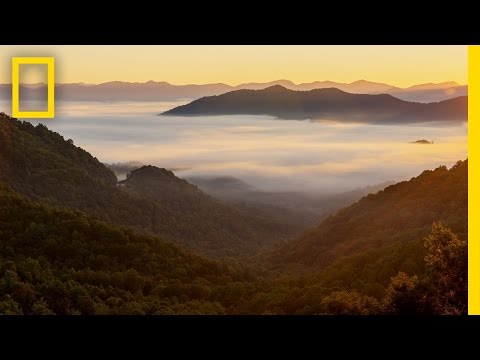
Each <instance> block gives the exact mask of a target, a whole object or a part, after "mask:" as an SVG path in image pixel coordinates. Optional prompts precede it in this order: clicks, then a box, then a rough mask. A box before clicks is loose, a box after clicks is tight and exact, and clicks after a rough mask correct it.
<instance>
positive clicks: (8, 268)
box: [0, 183, 251, 314]
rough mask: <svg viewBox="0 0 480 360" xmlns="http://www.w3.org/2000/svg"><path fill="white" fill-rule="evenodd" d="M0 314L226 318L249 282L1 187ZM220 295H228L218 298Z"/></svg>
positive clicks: (152, 240)
mask: <svg viewBox="0 0 480 360" xmlns="http://www.w3.org/2000/svg"><path fill="white" fill-rule="evenodd" d="M0 204H1V207H0V239H1V241H0V313H3V314H21V313H23V314H53V313H54V314H96V313H103V314H155V313H163V314H167V313H185V314H186V313H212V314H213V313H225V312H227V310H226V308H225V307H224V306H223V305H222V303H223V304H228V303H229V302H230V301H235V300H236V299H238V298H239V297H241V296H242V294H243V293H244V292H245V286H244V285H243V284H242V281H247V280H250V279H251V277H250V275H249V274H248V273H245V272H244V271H242V270H241V269H239V270H232V269H231V268H230V267H228V266H226V265H225V264H224V263H222V262H218V261H213V260H208V259H206V258H203V257H201V256H199V255H194V254H192V253H189V252H187V251H185V250H183V249H180V248H179V247H178V246H176V245H173V244H170V243H167V242H165V241H163V240H161V239H159V238H157V237H153V236H150V235H146V234H140V233H138V232H135V231H133V230H131V229H127V228H122V227H118V226H115V225H110V224H107V223H105V222H102V221H99V220H96V219H95V218H93V217H90V216H88V215H85V214H83V213H80V212H72V211H67V210H58V209H54V208H51V207H48V206H42V205H39V204H36V203H34V202H32V201H30V200H28V199H26V198H24V197H22V196H19V195H18V194H16V193H15V192H14V191H13V190H12V189H11V188H9V187H8V186H5V185H1V183H0ZM230 287H231V288H230ZM223 288H226V289H227V291H223V292H222V291H221V289H223Z"/></svg>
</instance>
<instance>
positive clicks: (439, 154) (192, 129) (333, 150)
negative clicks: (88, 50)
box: [2, 102, 467, 192]
mask: <svg viewBox="0 0 480 360" xmlns="http://www.w3.org/2000/svg"><path fill="white" fill-rule="evenodd" d="M3 105H5V104H3ZM178 105H181V103H178V102H177V103H140V102H129V103H100V102H98V103H93V102H92V103H80V102H57V104H56V106H57V109H56V118H55V119H43V120H41V121H40V120H31V122H32V123H38V122H42V123H43V124H45V125H46V126H48V127H49V128H50V129H52V130H54V131H56V132H58V133H60V134H61V135H63V136H64V137H65V139H69V138H71V139H73V140H74V142H75V144H76V145H77V146H80V147H82V148H84V149H86V150H87V151H89V152H90V153H92V154H93V155H94V156H96V157H97V158H98V159H99V160H100V161H102V162H106V163H116V162H127V161H139V162H141V163H144V164H152V165H156V166H159V167H166V168H174V169H177V170H175V173H176V175H177V176H180V177H191V176H216V175H231V176H234V177H238V178H240V179H242V180H244V181H246V182H248V183H250V184H252V185H253V186H255V187H256V188H258V189H261V190H275V191H278V190H289V191H311V190H314V191H321V192H330V191H335V192H337V191H345V190H349V189H352V188H357V187H363V186H366V185H372V184H377V183H381V182H384V181H388V180H404V179H409V178H410V177H412V176H416V175H418V174H419V173H421V172H422V171H423V170H424V169H432V168H435V167H437V166H439V165H447V166H449V167H450V166H451V165H453V164H454V163H455V162H456V161H457V160H464V159H465V158H466V157H467V124H466V123H464V124H416V125H412V124H408V125H384V126H382V125H365V124H353V123H343V124H342V123H335V122H328V121H323V122H310V121H289V120H276V119H273V118H271V117H268V116H248V115H241V116H218V117H208V116H207V117H192V118H185V117H164V116H157V114H158V113H160V112H162V111H165V110H167V109H170V108H172V107H174V106H178ZM2 107H3V109H4V110H3V111H5V112H7V113H10V108H9V107H6V106H2ZM421 139H426V140H433V142H434V144H412V143H411V142H413V141H416V140H421Z"/></svg>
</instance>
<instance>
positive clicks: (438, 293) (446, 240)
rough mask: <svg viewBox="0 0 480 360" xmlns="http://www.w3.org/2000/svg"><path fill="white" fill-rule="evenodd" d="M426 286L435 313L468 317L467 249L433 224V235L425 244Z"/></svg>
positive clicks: (454, 236) (443, 228)
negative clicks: (465, 315)
mask: <svg viewBox="0 0 480 360" xmlns="http://www.w3.org/2000/svg"><path fill="white" fill-rule="evenodd" d="M424 246H425V248H426V249H427V255H426V256H425V266H426V275H425V277H426V282H427V284H428V286H429V289H428V290H429V298H431V299H432V306H433V308H434V311H435V312H436V313H440V314H451V315H459V314H466V313H467V297H468V296H467V294H468V283H467V274H468V265H467V260H468V247H467V241H465V240H461V239H459V238H458V236H457V235H455V234H454V233H453V232H452V231H451V230H450V229H447V228H445V227H443V226H442V224H440V223H434V224H433V226H432V233H431V234H430V235H429V236H427V237H426V238H425V240H424Z"/></svg>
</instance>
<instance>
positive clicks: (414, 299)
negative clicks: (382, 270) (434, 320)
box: [383, 271, 423, 315]
mask: <svg viewBox="0 0 480 360" xmlns="http://www.w3.org/2000/svg"><path fill="white" fill-rule="evenodd" d="M383 306H384V312H385V313H387V314H399V315H405V314H418V313H422V312H423V311H422V310H423V306H422V297H421V291H420V289H419V280H418V276H417V275H414V276H408V275H407V274H405V273H404V272H401V271H400V272H399V273H398V274H397V275H396V276H394V277H392V278H391V280H390V285H389V286H388V288H387V292H386V294H385V298H384V299H383Z"/></svg>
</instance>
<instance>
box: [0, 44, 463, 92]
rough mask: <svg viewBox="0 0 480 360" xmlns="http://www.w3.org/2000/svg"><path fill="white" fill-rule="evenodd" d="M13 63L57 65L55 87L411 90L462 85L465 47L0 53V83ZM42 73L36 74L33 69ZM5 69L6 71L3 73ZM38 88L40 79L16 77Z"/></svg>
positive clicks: (1, 49)
mask: <svg viewBox="0 0 480 360" xmlns="http://www.w3.org/2000/svg"><path fill="white" fill-rule="evenodd" d="M14 56H32V57H33V56H35V57H37V56H38V57H40V56H53V57H55V78H56V80H55V82H57V83H73V82H84V83H91V84H98V83H102V82H108V81H129V82H146V81H149V80H153V81H167V82H169V83H172V84H177V85H180V84H207V83H220V82H221V83H225V84H229V85H238V84H241V83H246V82H268V81H273V80H279V79H287V80H290V81H293V82H295V83H303V82H312V81H322V80H330V81H337V82H353V81H356V80H362V79H363V80H369V81H375V82H383V83H388V84H390V85H393V86H398V87H408V86H412V85H415V84H420V83H430V82H433V83H438V82H444V81H456V82H458V83H459V84H467V77H468V70H467V69H468V49H467V46H460V45H455V46H444V45H442V46H424V45H415V46H399V45H396V46H383V45H382V46H380V45H376V46H365V45H348V46H346V45H345V46H343V45H342V46H324V45H315V46H298V45H288V46H287V45H281V46H271V45H268V46H267V45H263V46H260V45H255V46H231V45H227V46H225V45H216V46H210V45H208V46H207V45H194V46H193V45H181V46H179V45H177V46H166V45H158V46H157V45H155V46H137V45H122V46H112V45H108V46H98V45H96V46H83V45H82V46H80V45H75V46H71V45H69V46H66V45H57V46H26V45H25V46H0V83H10V82H11V58H12V57H14ZM37 68H40V69H41V67H37ZM1 69H3V70H1ZM20 76H21V79H20V81H21V82H24V83H37V82H42V81H44V79H45V74H44V73H42V71H37V70H29V71H27V70H24V69H23V68H22V70H21V73H20Z"/></svg>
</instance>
